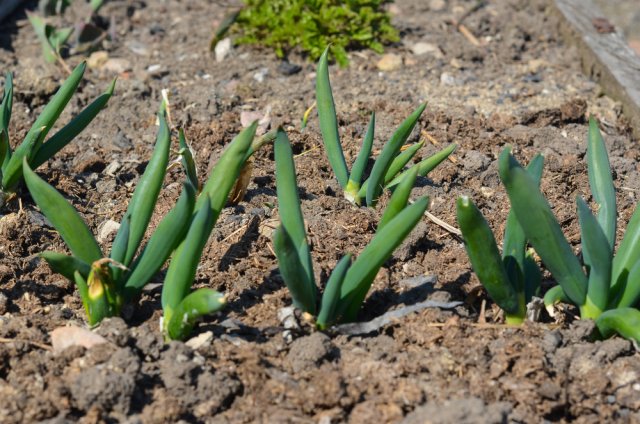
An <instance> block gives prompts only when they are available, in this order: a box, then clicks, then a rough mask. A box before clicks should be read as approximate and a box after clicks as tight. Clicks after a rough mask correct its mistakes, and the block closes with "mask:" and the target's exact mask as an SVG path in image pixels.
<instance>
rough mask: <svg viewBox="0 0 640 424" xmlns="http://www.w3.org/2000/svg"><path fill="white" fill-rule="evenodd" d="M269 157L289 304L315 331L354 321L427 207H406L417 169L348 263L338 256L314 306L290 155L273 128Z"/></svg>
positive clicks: (276, 240) (422, 202) (423, 203)
mask: <svg viewBox="0 0 640 424" xmlns="http://www.w3.org/2000/svg"><path fill="white" fill-rule="evenodd" d="M275 160H276V189H277V192H278V205H279V206H278V210H279V213H280V225H279V226H278V228H277V229H276V231H275V232H274V235H273V246H274V250H275V253H276V256H277V258H278V265H279V269H280V274H281V275H282V278H283V279H284V282H285V284H286V286H287V288H288V289H289V292H290V293H291V297H292V298H293V304H294V306H296V307H297V308H299V309H301V310H302V311H304V312H307V313H309V314H311V315H313V316H316V326H317V328H318V329H321V330H322V329H326V328H328V327H330V326H331V325H334V324H338V323H341V322H350V321H354V320H356V319H357V316H358V312H359V311H360V309H361V307H362V304H363V303H364V300H365V298H366V295H367V293H368V292H369V289H370V288H371V285H372V284H373V281H374V279H375V277H376V275H377V274H378V271H379V270H380V268H381V267H382V265H383V264H384V263H385V261H387V260H388V259H389V258H390V257H391V255H392V253H393V251H394V250H395V249H396V248H397V247H398V246H399V245H400V244H401V243H402V242H403V240H404V239H405V238H406V237H407V235H408V234H409V233H410V232H411V230H412V229H413V228H414V227H415V225H416V224H417V223H418V221H420V218H421V217H422V215H423V214H424V212H425V210H426V209H427V205H428V203H429V199H428V198H427V197H422V198H420V199H418V200H417V201H415V202H414V203H413V204H412V205H408V199H409V193H410V191H411V188H412V187H413V184H414V181H415V178H416V176H417V173H418V170H417V169H413V170H412V171H411V172H410V173H409V174H408V175H407V177H406V179H405V180H403V181H401V182H400V184H399V186H398V188H397V190H396V191H395V192H394V194H393V196H392V197H391V199H390V201H389V206H388V207H387V209H386V210H385V213H384V215H383V219H382V221H381V222H380V225H379V226H378V230H377V232H376V234H375V236H374V237H373V239H372V240H371V242H370V243H369V244H368V245H367V246H366V247H365V249H364V250H363V251H362V252H361V253H360V255H359V256H358V257H357V258H356V259H355V260H354V261H352V256H351V254H349V253H348V254H346V255H344V256H343V257H342V259H340V261H339V262H338V264H337V265H336V267H335V268H334V270H333V272H332V273H331V275H330V277H329V279H328V281H327V283H326V287H325V290H324V293H323V294H322V297H321V301H320V302H319V304H318V288H317V286H316V283H315V279H314V273H313V263H312V259H311V250H310V248H309V244H308V242H307V235H306V231H305V224H304V218H303V215H302V210H301V208H300V198H299V196H298V186H297V182H296V175H295V167H294V163H293V154H292V151H291V145H290V143H289V139H288V138H287V135H286V134H285V133H284V131H278V134H277V136H276V141H275Z"/></svg>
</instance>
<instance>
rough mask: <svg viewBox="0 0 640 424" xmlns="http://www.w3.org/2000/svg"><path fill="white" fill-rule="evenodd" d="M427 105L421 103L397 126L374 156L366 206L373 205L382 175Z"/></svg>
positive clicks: (382, 182) (380, 185) (378, 194)
mask: <svg viewBox="0 0 640 424" xmlns="http://www.w3.org/2000/svg"><path fill="white" fill-rule="evenodd" d="M426 107H427V104H426V103H423V104H421V105H420V106H419V107H418V108H417V109H416V110H415V111H414V112H413V113H412V114H411V115H409V117H408V118H407V119H405V120H404V122H403V123H402V124H400V126H399V127H398V129H397V130H396V132H395V133H393V135H392V136H391V139H389V141H388V142H387V143H386V144H385V145H384V147H383V148H382V152H381V153H380V156H378V157H377V158H376V161H375V163H374V164H373V169H372V170H371V175H370V176H369V184H368V186H367V195H366V200H367V206H375V203H376V201H377V199H378V197H379V196H380V193H382V189H383V188H384V186H385V181H384V177H385V175H387V171H388V170H389V167H390V166H391V163H392V162H393V159H394V158H395V157H396V155H397V154H398V152H399V151H400V148H401V147H402V145H403V144H404V143H405V142H406V141H407V138H409V135H411V132H412V131H413V128H414V127H415V126H416V124H417V123H418V119H419V118H420V115H422V112H424V110H425V108H426Z"/></svg>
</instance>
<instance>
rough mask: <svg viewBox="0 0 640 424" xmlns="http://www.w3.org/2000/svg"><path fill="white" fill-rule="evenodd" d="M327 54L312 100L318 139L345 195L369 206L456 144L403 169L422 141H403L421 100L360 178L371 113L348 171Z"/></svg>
mask: <svg viewBox="0 0 640 424" xmlns="http://www.w3.org/2000/svg"><path fill="white" fill-rule="evenodd" d="M328 54H329V50H328V49H326V50H325V51H324V53H323V54H322V56H321V57H320V61H319V62H318V72H317V76H316V104H317V107H318V120H319V121H320V130H321V132H322V141H323V143H324V147H325V150H326V152H327V157H328V159H329V163H330V164H331V168H332V169H333V172H334V173H335V174H336V178H337V179H338V183H339V184H340V187H342V189H343V190H344V195H345V197H346V198H347V199H348V200H349V201H351V202H353V203H355V204H356V205H360V204H361V203H362V201H363V200H364V201H365V202H366V204H367V206H372V207H373V206H375V205H376V203H377V201H378V197H380V194H382V191H383V190H384V189H391V188H393V187H395V186H396V185H398V184H399V183H400V181H402V180H403V179H404V177H405V176H407V175H408V173H409V172H410V171H411V170H412V169H415V170H416V172H417V174H418V175H420V176H425V175H427V174H428V173H429V172H431V171H432V170H433V169H434V168H436V167H437V166H438V165H439V164H440V163H441V162H442V161H443V160H445V159H446V158H447V157H449V155H450V154H451V153H453V151H454V150H455V149H456V147H457V146H456V144H451V145H450V146H447V147H445V148H444V149H442V150H441V151H439V152H438V153H436V154H434V155H433V156H431V157H428V158H426V159H423V160H422V161H420V162H419V163H417V164H415V165H413V166H412V167H410V168H409V169H408V170H404V167H405V166H406V165H407V164H409V162H410V161H411V159H413V157H414V156H415V154H416V153H417V152H418V150H419V149H420V148H421V147H422V145H423V144H424V142H418V143H415V144H412V145H410V146H405V142H406V141H407V139H408V138H409V136H410V135H411V132H412V131H413V129H414V127H415V126H416V124H417V122H418V119H419V118H420V115H422V112H424V110H425V108H426V107H427V105H426V104H422V105H420V106H419V107H418V109H416V110H415V111H414V112H413V113H412V114H411V115H409V117H408V118H407V119H405V121H404V122H403V123H402V124H400V126H399V127H398V129H397V130H396V131H395V132H394V133H393V135H392V136H391V139H389V141H388V142H387V143H386V144H385V145H384V147H383V148H382V152H381V153H380V155H379V156H378V157H377V158H376V159H375V161H374V164H373V167H372V168H371V172H370V174H369V177H368V178H366V179H364V178H363V177H364V173H365V170H366V169H367V164H368V162H369V156H370V155H371V150H372V148H373V141H374V130H375V113H372V114H371V119H370V121H369V126H368V129H367V133H366V135H365V136H364V140H363V141H362V147H361V149H360V151H359V152H358V156H357V157H356V160H355V161H354V162H353V165H352V167H351V171H349V169H348V167H347V163H346V161H345V158H344V153H343V151H342V145H341V144H340V134H339V131H338V117H337V114H336V107H335V103H334V101H333V93H332V90H331V83H330V81H329V64H328ZM403 147H406V149H405V150H404V151H402V148H403Z"/></svg>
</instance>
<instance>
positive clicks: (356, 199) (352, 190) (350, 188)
mask: <svg viewBox="0 0 640 424" xmlns="http://www.w3.org/2000/svg"><path fill="white" fill-rule="evenodd" d="M375 126H376V114H375V112H371V119H370V120H369V126H368V128H367V133H366V134H365V136H364V140H362V147H361V148H360V151H359V152H358V157H356V160H355V162H354V163H353V166H352V167H351V174H350V175H349V182H348V183H347V186H346V187H345V188H344V192H345V196H346V198H347V199H348V200H349V201H350V202H353V203H355V204H356V205H359V204H360V201H361V199H360V196H358V191H359V190H360V185H361V184H362V176H363V175H364V170H365V168H366V167H367V163H368V162H369V156H371V149H373V137H374V132H375Z"/></svg>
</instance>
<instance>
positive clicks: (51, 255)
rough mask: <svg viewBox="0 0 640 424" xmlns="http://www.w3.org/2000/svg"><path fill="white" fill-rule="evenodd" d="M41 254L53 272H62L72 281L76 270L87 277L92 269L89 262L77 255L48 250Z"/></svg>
mask: <svg viewBox="0 0 640 424" xmlns="http://www.w3.org/2000/svg"><path fill="white" fill-rule="evenodd" d="M39 256H40V257H41V258H42V259H44V260H45V261H47V263H48V264H49V267H50V268H51V270H52V271H53V272H55V273H57V274H61V275H63V276H64V277H66V278H67V279H69V280H71V281H75V277H74V274H75V272H76V271H77V272H79V273H80V275H82V276H83V277H86V276H88V275H89V271H90V270H91V265H89V264H88V263H86V262H84V261H81V260H80V259H78V258H76V257H75V256H69V255H65V254H64V253H58V252H49V251H47V252H42V253H40V255H39Z"/></svg>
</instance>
